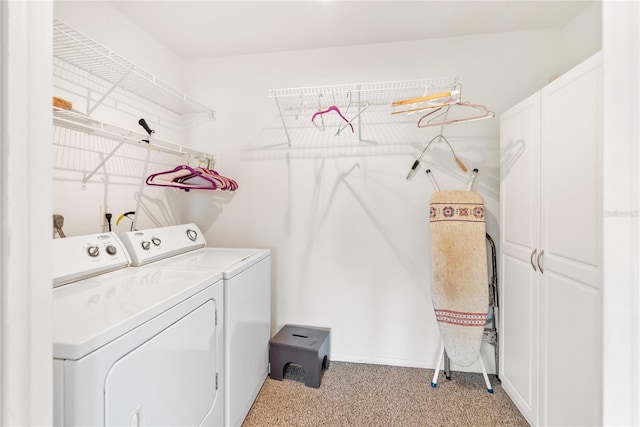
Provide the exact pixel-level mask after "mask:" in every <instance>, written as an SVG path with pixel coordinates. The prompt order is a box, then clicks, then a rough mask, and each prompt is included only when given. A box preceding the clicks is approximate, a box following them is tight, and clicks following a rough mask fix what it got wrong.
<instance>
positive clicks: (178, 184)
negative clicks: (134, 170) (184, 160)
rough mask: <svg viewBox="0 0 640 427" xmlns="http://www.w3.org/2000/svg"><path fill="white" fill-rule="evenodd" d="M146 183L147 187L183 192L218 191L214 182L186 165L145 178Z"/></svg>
mask: <svg viewBox="0 0 640 427" xmlns="http://www.w3.org/2000/svg"><path fill="white" fill-rule="evenodd" d="M146 183H147V185H156V186H159V187H173V188H180V189H181V190H185V191H189V190H217V189H218V185H217V183H216V181H215V180H213V179H212V178H211V177H209V176H207V175H205V174H203V173H202V172H200V171H196V170H195V169H193V168H192V167H191V166H187V165H180V166H177V167H176V168H174V169H172V170H169V171H163V172H158V173H154V174H151V175H149V176H148V177H147V180H146Z"/></svg>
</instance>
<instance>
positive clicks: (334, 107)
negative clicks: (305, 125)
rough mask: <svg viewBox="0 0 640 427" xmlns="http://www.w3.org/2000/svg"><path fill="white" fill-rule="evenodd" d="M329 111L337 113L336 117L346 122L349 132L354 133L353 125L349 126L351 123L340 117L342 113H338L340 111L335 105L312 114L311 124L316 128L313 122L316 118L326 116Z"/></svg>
mask: <svg viewBox="0 0 640 427" xmlns="http://www.w3.org/2000/svg"><path fill="white" fill-rule="evenodd" d="M331 111H335V112H336V113H338V115H339V116H340V117H341V118H342V120H344V121H345V122H347V124H348V125H349V126H350V127H351V132H354V130H353V125H352V124H351V121H350V120H349V119H347V118H346V117H345V116H344V115H342V112H341V111H340V109H339V108H338V107H336V106H335V105H332V106H331V107H329V108H327V109H326V110H323V111H318V112H317V113H314V115H313V116H311V122H312V123H313V124H314V125H315V126H316V127H318V125H317V124H316V122H315V119H316V117H318V116H321V115H323V114H326V113H329V112H331Z"/></svg>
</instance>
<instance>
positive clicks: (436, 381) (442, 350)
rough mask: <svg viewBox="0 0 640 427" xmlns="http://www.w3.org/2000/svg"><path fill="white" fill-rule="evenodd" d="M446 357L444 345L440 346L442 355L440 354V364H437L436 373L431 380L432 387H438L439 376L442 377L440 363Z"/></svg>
mask: <svg viewBox="0 0 640 427" xmlns="http://www.w3.org/2000/svg"><path fill="white" fill-rule="evenodd" d="M443 357H444V343H441V344H440V353H439V354H438V363H437V364H436V371H435V372H434V373H433V379H432V380H431V387H437V386H438V375H440V363H442V358H443Z"/></svg>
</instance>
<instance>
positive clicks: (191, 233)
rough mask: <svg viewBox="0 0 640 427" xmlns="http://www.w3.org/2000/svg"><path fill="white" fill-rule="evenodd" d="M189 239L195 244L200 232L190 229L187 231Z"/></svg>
mask: <svg viewBox="0 0 640 427" xmlns="http://www.w3.org/2000/svg"><path fill="white" fill-rule="evenodd" d="M187 237H188V238H189V240H191V241H192V242H195V241H196V239H197V238H198V232H197V231H196V230H192V229H188V230H187Z"/></svg>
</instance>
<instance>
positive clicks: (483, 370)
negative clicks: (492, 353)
mask: <svg viewBox="0 0 640 427" xmlns="http://www.w3.org/2000/svg"><path fill="white" fill-rule="evenodd" d="M478 360H479V361H480V367H481V368H482V377H483V378H484V383H485V384H486V385H487V391H488V392H489V393H493V387H491V383H490V382H489V376H488V375H487V370H486V369H485V367H484V363H483V362H482V355H480V357H478Z"/></svg>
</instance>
